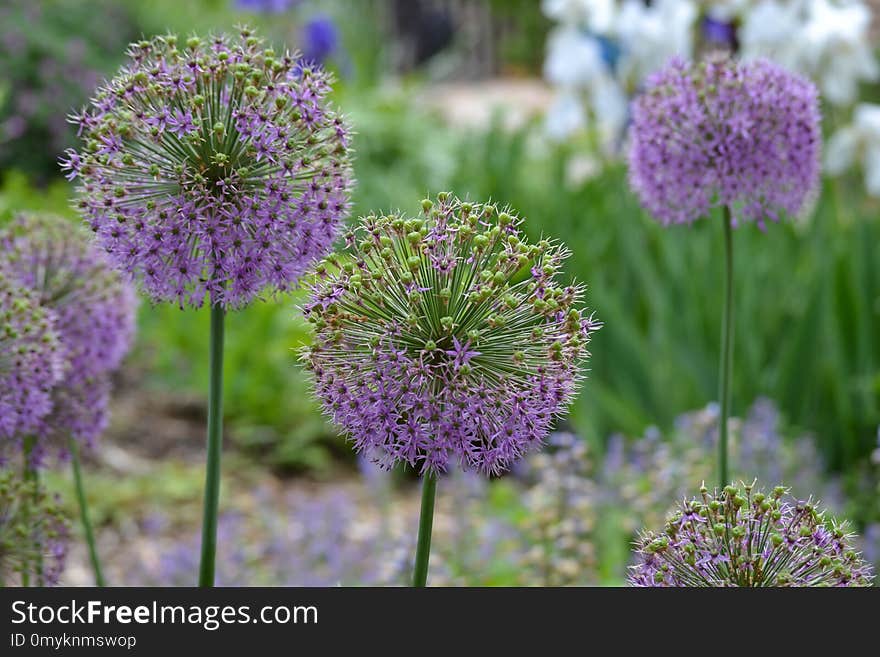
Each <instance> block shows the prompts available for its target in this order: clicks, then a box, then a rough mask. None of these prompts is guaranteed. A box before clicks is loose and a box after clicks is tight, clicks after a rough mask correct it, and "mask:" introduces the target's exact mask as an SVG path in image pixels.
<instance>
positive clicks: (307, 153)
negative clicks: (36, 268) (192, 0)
mask: <svg viewBox="0 0 880 657" xmlns="http://www.w3.org/2000/svg"><path fill="white" fill-rule="evenodd" d="M128 55H129V58H130V59H131V63H130V64H129V65H128V66H127V67H126V68H124V69H122V71H120V73H119V74H118V75H117V76H116V77H115V78H113V79H112V80H111V81H110V82H109V83H107V84H106V85H105V86H103V87H102V88H100V89H99V90H98V92H97V95H96V96H95V98H94V100H93V101H92V106H91V107H90V108H89V109H87V110H84V111H83V112H82V113H81V114H80V115H78V116H75V117H72V120H73V121H74V122H75V123H77V124H78V126H79V132H80V135H81V137H82V140H83V142H84V144H83V147H82V149H81V150H80V151H78V152H77V151H73V150H70V151H68V152H67V155H66V158H65V159H64V160H63V161H62V168H64V169H65V170H67V171H69V175H68V177H69V178H74V177H77V176H78V177H79V178H80V180H81V184H80V199H79V201H78V206H79V208H80V210H81V212H82V213H83V215H84V217H85V219H86V221H87V222H88V224H89V225H90V226H91V228H92V230H93V231H94V232H95V234H96V235H97V238H98V241H99V242H100V244H101V246H102V247H103V248H104V249H105V250H106V251H107V252H108V253H110V255H111V258H112V260H113V261H114V263H115V264H116V266H118V267H119V268H121V269H123V270H124V271H126V272H128V273H130V274H131V275H133V276H134V277H135V278H137V279H139V280H140V281H142V283H143V286H144V287H145V288H146V291H147V292H148V293H149V294H150V296H151V297H152V298H153V299H155V300H169V301H176V302H177V303H178V304H179V305H180V306H181V307H182V306H184V305H187V304H189V305H193V306H199V305H201V304H202V303H203V301H204V299H205V297H206V295H207V296H209V297H210V300H211V302H212V303H216V304H220V305H222V306H224V307H226V308H238V307H241V306H244V305H245V304H247V303H248V302H250V301H251V300H252V299H253V298H254V297H256V296H257V295H258V294H260V293H261V292H262V291H264V290H267V289H269V290H274V291H286V290H289V289H290V288H291V287H292V286H293V285H294V284H295V283H296V281H297V280H298V278H299V276H300V275H301V274H302V273H303V272H304V271H305V270H306V269H307V268H308V267H309V266H310V265H311V264H313V263H314V262H315V261H316V260H317V259H318V258H319V257H320V256H321V255H323V254H324V253H326V251H327V250H329V248H330V246H331V245H332V243H333V240H334V239H335V237H336V235H337V233H338V230H339V227H340V225H341V222H342V219H343V217H344V216H345V215H346V213H347V210H348V206H349V188H350V186H351V168H350V161H349V149H348V141H349V131H348V128H347V126H346V125H345V123H344V122H343V120H342V118H341V117H340V116H338V115H337V114H336V113H335V112H334V111H333V110H332V109H331V108H330V106H329V104H328V103H327V101H326V98H325V97H326V95H327V93H328V91H329V90H330V80H329V78H328V76H327V75H326V74H324V73H323V72H322V71H321V70H320V69H317V68H313V67H311V66H308V65H303V64H302V63H301V62H299V61H298V59H297V57H296V56H295V55H293V54H291V53H289V52H276V51H274V50H272V49H271V48H268V47H266V45H265V44H264V42H263V40H262V39H260V38H258V37H257V36H255V35H254V34H253V33H252V32H251V30H249V29H247V28H242V30H241V33H240V35H239V36H238V37H226V36H213V37H209V38H207V39H200V38H198V37H191V38H189V39H185V40H178V38H177V37H176V36H174V35H167V36H162V37H156V38H154V39H152V40H149V41H140V42H137V43H134V44H132V45H131V47H130V48H129V51H128Z"/></svg>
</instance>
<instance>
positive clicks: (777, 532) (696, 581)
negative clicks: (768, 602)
mask: <svg viewBox="0 0 880 657" xmlns="http://www.w3.org/2000/svg"><path fill="white" fill-rule="evenodd" d="M787 493H788V489H786V488H784V487H782V486H777V487H776V488H774V489H773V491H772V492H771V493H770V494H769V495H765V494H764V493H762V492H760V491H757V490H755V489H754V488H753V485H740V486H738V487H737V486H725V487H724V490H723V491H721V492H720V493H716V494H714V495H712V494H710V493H709V492H708V491H707V490H706V488H705V486H704V487H703V488H701V490H700V499H694V500H692V501H690V502H688V501H686V500H685V501H683V502H682V503H681V504H680V505H679V507H678V508H677V509H676V510H675V512H674V513H673V514H672V515H671V516H670V517H669V519H668V520H667V522H666V526H665V527H664V528H663V531H662V532H661V533H659V534H656V533H654V532H646V533H645V534H643V535H642V537H641V538H640V539H639V541H638V543H637V547H636V552H637V556H638V559H639V561H638V563H637V564H636V565H635V566H633V567H632V570H631V572H630V576H629V579H630V583H632V584H633V585H635V586H712V587H720V586H870V584H871V580H872V579H873V573H872V572H871V568H870V566H868V565H867V564H866V563H865V562H864V561H863V560H862V559H861V557H860V555H859V554H858V553H857V552H856V551H855V550H854V549H853V548H852V547H851V545H850V543H851V539H852V534H849V533H847V531H846V526H845V525H838V524H836V523H833V522H828V521H826V519H825V517H824V514H823V512H821V511H819V510H818V509H817V507H816V505H815V504H813V502H812V501H811V500H808V501H806V502H802V501H800V502H799V501H795V500H794V499H789V498H788V495H787Z"/></svg>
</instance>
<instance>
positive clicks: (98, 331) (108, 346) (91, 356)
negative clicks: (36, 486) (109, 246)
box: [0, 215, 137, 462]
mask: <svg viewBox="0 0 880 657" xmlns="http://www.w3.org/2000/svg"><path fill="white" fill-rule="evenodd" d="M0 248H2V250H3V253H4V254H5V258H6V265H7V269H8V271H9V275H10V276H15V278H16V282H17V283H19V284H21V285H23V286H26V287H27V288H29V289H31V290H33V291H34V294H35V295H36V298H37V300H38V301H39V302H40V303H41V304H42V305H43V306H44V307H46V308H48V309H49V310H50V311H51V312H52V313H53V315H54V316H55V317H56V326H57V334H58V340H59V351H60V353H61V354H62V356H63V357H64V360H65V361H66V362H65V368H64V373H63V378H62V380H61V381H60V382H59V383H58V385H57V386H56V387H55V388H54V390H53V392H52V412H51V413H50V414H48V415H46V416H45V417H44V418H42V420H41V421H40V423H39V426H38V427H37V430H36V431H35V434H36V436H37V438H38V440H37V443H36V447H35V450H36V457H37V461H38V462H39V458H40V457H41V456H42V455H43V454H45V452H46V451H47V450H48V449H50V448H52V447H57V445H56V443H60V445H61V446H64V445H66V443H67V438H68V435H73V436H74V438H76V439H78V440H84V441H92V440H94V438H96V437H97V436H98V434H100V432H101V431H102V430H103V428H104V425H105V423H106V405H107V396H108V394H109V388H110V385H109V375H110V374H111V373H112V371H113V370H115V369H116V368H117V367H118V366H119V364H120V362H121V361H122V358H123V357H124V356H125V354H126V353H127V352H128V349H129V348H130V346H131V341H132V337H133V335H134V325H135V309H136V307H137V304H136V296H135V293H134V290H133V288H132V287H131V284H130V283H128V282H127V281H126V280H125V279H124V278H123V275H122V274H120V273H119V272H117V271H116V270H115V269H113V268H112V266H111V265H110V262H109V261H108V259H107V257H106V255H105V254H104V253H103V252H102V251H101V250H100V249H99V248H97V247H96V246H95V245H94V243H93V241H92V240H90V239H89V236H88V234H87V232H86V231H81V230H78V228H77V227H76V226H72V225H71V224H70V222H69V221H67V220H65V219H63V218H60V217H55V216H51V215H21V216H19V217H17V218H16V219H15V220H14V221H13V222H12V224H10V225H9V226H8V227H7V228H6V229H5V230H3V231H0ZM61 451H62V452H63V448H62V450H61Z"/></svg>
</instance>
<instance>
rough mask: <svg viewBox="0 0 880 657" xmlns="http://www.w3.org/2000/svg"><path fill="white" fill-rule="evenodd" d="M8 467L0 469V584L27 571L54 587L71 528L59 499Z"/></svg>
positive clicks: (65, 554) (30, 575)
mask: <svg viewBox="0 0 880 657" xmlns="http://www.w3.org/2000/svg"><path fill="white" fill-rule="evenodd" d="M16 473H17V470H13V469H11V468H7V469H4V470H3V471H0V583H3V584H5V585H7V586H8V585H10V584H12V583H13V582H14V581H15V580H16V579H17V578H19V577H21V576H22V574H23V573H26V574H27V575H28V577H29V578H30V579H31V583H36V584H39V585H41V586H54V585H55V584H57V583H58V579H59V578H60V576H61V572H62V571H63V570H64V563H65V560H66V558H67V545H68V541H69V538H70V531H69V525H68V522H67V519H66V518H65V517H64V514H63V513H62V511H61V505H60V503H59V500H58V499H57V498H55V497H52V496H49V495H47V494H46V493H45V492H44V491H43V490H42V489H40V488H39V487H37V486H36V484H35V483H34V482H33V481H25V480H24V479H22V477H21V476H20V475H18V474H16Z"/></svg>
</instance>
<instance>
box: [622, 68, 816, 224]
mask: <svg viewBox="0 0 880 657" xmlns="http://www.w3.org/2000/svg"><path fill="white" fill-rule="evenodd" d="M819 123H820V115H819V105H818V93H817V91H816V87H815V86H814V85H813V84H812V83H811V82H809V81H808V80H806V79H804V78H802V77H800V76H798V75H795V74H794V73H791V72H789V71H787V70H785V69H784V68H782V67H780V66H778V65H776V64H774V63H772V62H769V61H767V60H754V61H739V60H734V59H730V58H728V57H726V56H722V55H714V56H711V57H709V58H707V59H705V60H703V61H701V62H699V63H689V62H685V61H684V60H681V59H674V60H672V61H671V62H670V63H669V64H668V65H667V66H666V67H665V68H664V69H662V70H660V71H659V72H657V73H655V74H653V75H652V76H650V77H649V79H648V82H647V88H646V89H645V91H644V92H643V93H642V94H641V95H640V96H639V97H638V98H637V99H636V100H635V101H634V103H633V120H632V127H631V130H630V147H629V167H630V183H631V185H632V187H633V189H634V190H635V192H636V193H637V194H638V196H639V199H640V200H641V202H642V204H643V205H644V206H645V208H646V209H647V210H648V211H649V212H650V213H651V214H653V215H654V217H655V218H656V219H658V220H659V221H660V222H661V223H663V224H666V225H668V224H674V223H689V222H692V221H695V220H696V219H699V218H700V217H705V216H707V215H708V213H709V212H710V210H711V209H712V208H713V207H718V206H727V207H729V208H730V209H731V211H732V213H733V216H734V218H735V219H737V220H742V221H755V222H757V223H758V225H759V226H763V223H764V221H765V220H766V219H768V218H769V219H771V220H774V221H776V220H778V219H779V216H780V214H781V213H787V214H788V215H792V216H794V215H797V214H798V213H800V212H802V211H803V210H804V209H805V208H806V207H808V206H809V202H810V201H811V199H812V198H813V197H814V194H815V190H816V187H817V185H818V182H819V168H820V167H819V156H820V150H821V131H820V125H819Z"/></svg>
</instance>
